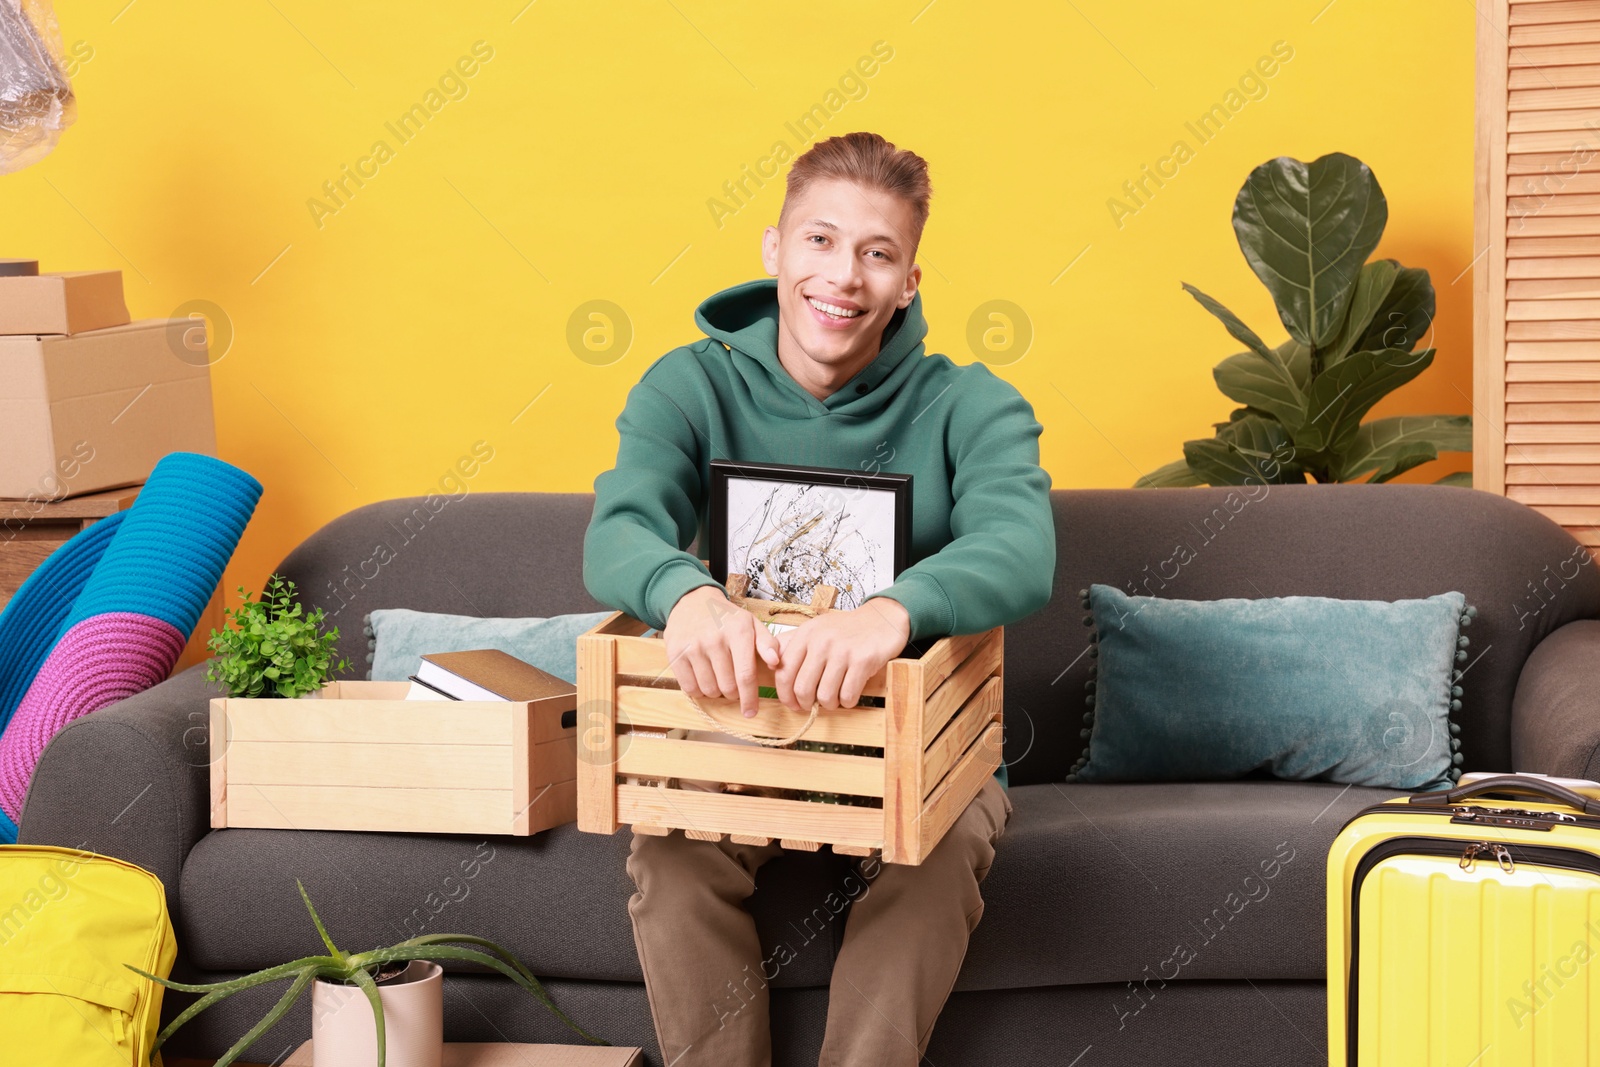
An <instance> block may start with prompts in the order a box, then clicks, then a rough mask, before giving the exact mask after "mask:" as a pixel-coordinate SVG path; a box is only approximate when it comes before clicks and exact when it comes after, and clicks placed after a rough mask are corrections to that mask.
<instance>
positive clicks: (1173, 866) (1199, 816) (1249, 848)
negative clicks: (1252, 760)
mask: <svg viewBox="0 0 1600 1067" xmlns="http://www.w3.org/2000/svg"><path fill="white" fill-rule="evenodd" d="M1401 795H1404V792H1403V791H1401V790H1394V789H1376V788H1368V787H1365V786H1351V785H1338V784H1333V783H1326V782H1285V781H1276V780H1270V779H1265V778H1259V779H1244V780H1240V781H1230V782H1204V783H1158V784H1143V783H1139V784H1135V783H1093V784H1090V783H1076V782H1072V783H1067V782H1063V783H1060V784H1055V783H1051V784H1035V785H1021V786H1012V788H1011V790H1010V796H1011V802H1012V806H1013V810H1012V813H1011V820H1010V822H1009V823H1008V824H1007V826H1006V832H1005V834H1004V836H1002V837H1001V839H1000V842H999V844H998V845H997V846H996V848H995V859H994V865H993V866H992V867H991V868H990V871H989V875H988V877H987V878H986V879H985V880H984V882H983V887H982V888H983V900H984V912H983V917H982V919H981V920H980V921H979V923H978V928H977V929H976V930H975V931H974V932H973V935H972V940H971V942H970V943H969V945H968V948H967V957H966V961H965V963H964V964H963V965H962V969H961V975H960V977H959V978H958V979H957V981H956V986H955V988H956V989H1012V988H1022V987H1028V986H1055V985H1073V984H1081V983H1089V982H1111V983H1124V982H1130V981H1138V980H1141V979H1143V980H1145V981H1147V982H1148V983H1150V989H1151V990H1152V991H1154V990H1155V989H1159V988H1160V985H1161V982H1162V980H1163V979H1165V980H1175V979H1178V978H1182V979H1195V978H1205V979H1235V980H1237V979H1244V978H1249V979H1309V980H1320V979H1323V978H1325V977H1326V973H1325V971H1324V969H1323V968H1324V961H1325V959H1326V942H1325V938H1326V933H1325V929H1326V908H1327V900H1326V896H1325V890H1324V886H1325V884H1326V865H1327V856H1328V848H1329V846H1330V845H1331V844H1332V843H1333V839H1334V837H1335V836H1337V835H1338V832H1339V829H1340V827H1342V826H1343V824H1344V822H1345V820H1346V819H1347V818H1349V816H1350V815H1352V814H1353V813H1354V812H1355V811H1356V810H1358V809H1359V808H1362V807H1365V806H1366V805H1368V804H1376V803H1379V802H1380V801H1383V800H1387V799H1388V798H1390V797H1393V796H1401ZM1130 995H1131V994H1130ZM1135 1006H1137V1005H1135Z"/></svg>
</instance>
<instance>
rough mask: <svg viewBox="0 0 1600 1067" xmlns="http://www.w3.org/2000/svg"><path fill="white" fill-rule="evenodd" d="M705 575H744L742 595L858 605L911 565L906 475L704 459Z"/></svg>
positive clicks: (722, 578)
mask: <svg viewBox="0 0 1600 1067" xmlns="http://www.w3.org/2000/svg"><path fill="white" fill-rule="evenodd" d="M710 467H711V499H710V505H709V509H708V517H707V521H708V523H709V526H710V539H711V560H710V562H711V575H712V577H714V578H716V579H717V581H719V582H722V583H723V584H724V585H726V584H727V581H728V575H730V574H745V575H748V576H749V578H750V587H749V590H748V592H747V595H748V596H753V597H755V598H757V599H758V600H775V601H780V602H788V603H800V604H804V603H808V602H809V601H810V600H811V593H812V590H813V589H814V588H815V587H816V586H818V585H831V586H833V587H834V588H835V589H837V590H838V591H839V593H838V597H837V599H835V601H834V607H835V608H836V609H849V608H856V607H860V606H861V603H862V602H863V601H864V600H866V598H867V597H869V596H871V595H872V594H873V593H876V592H878V591H879V590H881V589H884V588H886V587H888V586H889V585H891V584H892V583H893V582H894V580H895V578H896V577H898V576H899V574H900V572H901V571H903V570H905V569H906V567H908V566H910V553H911V475H909V474H890V473H882V472H880V473H876V474H866V473H864V472H862V471H852V470H845V469H841V468H837V467H808V466H798V465H794V464H783V463H743V462H737V461H734V460H726V459H713V460H712V461H711V464H710Z"/></svg>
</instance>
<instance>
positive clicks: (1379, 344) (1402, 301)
mask: <svg viewBox="0 0 1600 1067" xmlns="http://www.w3.org/2000/svg"><path fill="white" fill-rule="evenodd" d="M1432 326H1433V282H1432V281H1431V280H1430V279H1429V278H1428V272H1427V271H1425V270H1423V269H1422V268H1421V267H1401V268H1400V273H1399V275H1398V276H1397V277H1396V278H1395V280H1394V285H1393V287H1391V288H1390V290H1389V295H1388V297H1387V298H1385V300H1384V302H1383V306H1382V307H1380V308H1378V311H1377V314H1375V315H1373V317H1372V322H1371V323H1370V324H1369V325H1368V326H1367V332H1366V333H1365V334H1364V335H1363V336H1362V338H1361V340H1360V341H1358V342H1357V343H1356V346H1355V347H1356V349H1357V350H1358V351H1360V350H1364V349H1366V350H1374V351H1375V350H1377V349H1380V348H1403V349H1405V350H1406V351H1408V352H1409V351H1411V350H1412V349H1413V348H1415V347H1417V342H1418V341H1420V340H1422V338H1423V335H1424V334H1426V333H1427V332H1428V330H1429V329H1430V328H1431V327H1432Z"/></svg>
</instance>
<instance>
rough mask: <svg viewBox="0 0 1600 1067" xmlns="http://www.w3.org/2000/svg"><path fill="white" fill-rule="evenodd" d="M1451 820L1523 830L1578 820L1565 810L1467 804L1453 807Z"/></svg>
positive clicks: (1539, 828) (1538, 828)
mask: <svg viewBox="0 0 1600 1067" xmlns="http://www.w3.org/2000/svg"><path fill="white" fill-rule="evenodd" d="M1451 810H1452V811H1453V812H1455V814H1454V815H1453V816H1452V817H1451V819H1450V821H1451V822H1470V823H1477V824H1479V825H1481V826H1513V827H1516V828H1518V829H1522V830H1548V829H1550V828H1551V827H1552V826H1554V825H1555V824H1556V823H1558V822H1577V821H1578V818H1577V816H1575V815H1571V814H1568V813H1567V812H1564V811H1528V810H1527V809H1525V808H1474V807H1468V806H1467V805H1465V804H1462V805H1459V806H1457V807H1454V808H1452V809H1451Z"/></svg>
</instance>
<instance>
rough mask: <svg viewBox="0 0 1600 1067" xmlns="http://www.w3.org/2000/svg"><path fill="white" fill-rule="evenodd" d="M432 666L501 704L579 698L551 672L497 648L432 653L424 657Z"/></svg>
mask: <svg viewBox="0 0 1600 1067" xmlns="http://www.w3.org/2000/svg"><path fill="white" fill-rule="evenodd" d="M422 658H423V659H424V660H427V661H428V662H429V663H432V664H433V665H434V666H435V667H438V668H439V669H441V670H445V671H449V672H450V673H451V674H453V675H455V676H456V677H458V678H461V679H462V680H464V681H468V682H471V683H472V684H473V685H477V686H481V687H482V688H484V689H487V690H489V692H491V693H494V694H495V695H496V696H498V697H500V699H502V700H516V701H524V700H544V699H547V698H549V697H556V696H566V695H568V694H573V695H576V693H577V691H578V688H577V686H575V685H573V684H572V683H571V682H567V681H563V680H562V679H560V678H557V677H556V676H555V675H553V674H551V673H550V672H549V671H543V670H540V669H539V668H538V667H535V666H534V665H533V664H531V663H527V662H525V661H523V660H520V659H518V658H517V657H515V656H513V655H511V654H510V653H509V652H502V651H500V650H499V649H498V648H478V649H473V650H472V651H470V652H430V653H429V654H427V655H425V656H423V657H422Z"/></svg>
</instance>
